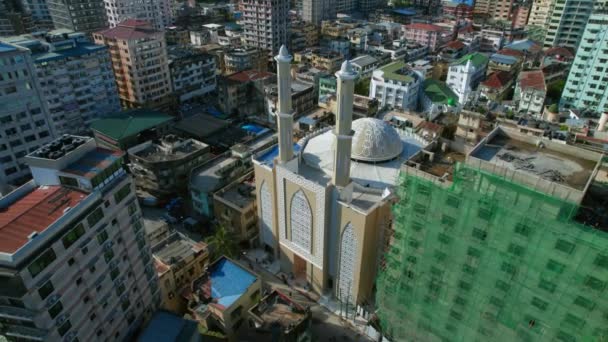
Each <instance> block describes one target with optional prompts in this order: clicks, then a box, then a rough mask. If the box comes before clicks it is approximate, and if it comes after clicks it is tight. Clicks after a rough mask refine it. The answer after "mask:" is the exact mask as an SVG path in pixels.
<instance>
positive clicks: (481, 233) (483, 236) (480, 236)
mask: <svg viewBox="0 0 608 342" xmlns="http://www.w3.org/2000/svg"><path fill="white" fill-rule="evenodd" d="M471 235H472V236H473V237H476V238H478V239H479V240H481V241H484V240H485V239H486V237H487V236H488V234H487V233H486V232H485V231H484V230H482V229H479V228H474V229H473V231H472V232H471Z"/></svg>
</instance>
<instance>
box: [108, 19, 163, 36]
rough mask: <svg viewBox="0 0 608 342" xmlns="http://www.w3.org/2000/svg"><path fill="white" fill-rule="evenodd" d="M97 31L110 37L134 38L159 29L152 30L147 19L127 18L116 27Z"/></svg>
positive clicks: (153, 32)
mask: <svg viewBox="0 0 608 342" xmlns="http://www.w3.org/2000/svg"><path fill="white" fill-rule="evenodd" d="M97 33H98V34H101V35H103V36H104V37H106V38H110V39H122V40H134V39H141V38H147V37H149V36H150V35H152V34H156V33H160V31H156V30H154V29H153V28H152V25H151V24H150V23H149V22H147V21H144V20H138V19H127V20H125V21H123V22H121V23H120V24H118V26H116V27H113V28H110V29H107V30H103V31H99V32H97Z"/></svg>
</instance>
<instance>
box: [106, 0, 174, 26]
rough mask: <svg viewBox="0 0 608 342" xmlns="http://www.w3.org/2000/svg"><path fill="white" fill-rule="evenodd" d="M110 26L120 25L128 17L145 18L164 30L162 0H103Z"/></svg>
mask: <svg viewBox="0 0 608 342" xmlns="http://www.w3.org/2000/svg"><path fill="white" fill-rule="evenodd" d="M103 1H104V4H105V9H106V15H107V17H108V25H109V26H110V28H112V27H116V26H118V24H120V23H121V22H123V21H125V20H127V19H139V20H145V21H147V22H149V23H150V24H152V26H153V27H154V28H155V29H157V30H162V29H163V28H164V27H165V25H164V22H163V16H162V14H163V11H161V0H140V1H128V0H103Z"/></svg>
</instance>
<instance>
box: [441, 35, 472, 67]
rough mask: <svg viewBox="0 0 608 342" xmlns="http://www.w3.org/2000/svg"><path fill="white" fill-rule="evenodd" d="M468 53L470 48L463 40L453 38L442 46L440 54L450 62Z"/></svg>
mask: <svg viewBox="0 0 608 342" xmlns="http://www.w3.org/2000/svg"><path fill="white" fill-rule="evenodd" d="M467 53H469V49H468V47H467V46H466V45H465V44H464V43H463V42H461V41H459V40H453V41H451V42H449V43H447V44H445V45H444V46H442V47H441V53H440V54H439V56H440V57H441V58H442V59H444V60H446V61H448V62H452V61H454V60H457V59H460V58H461V57H463V56H464V55H466V54H467Z"/></svg>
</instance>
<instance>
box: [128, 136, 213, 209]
mask: <svg viewBox="0 0 608 342" xmlns="http://www.w3.org/2000/svg"><path fill="white" fill-rule="evenodd" d="M128 153H129V160H130V162H131V164H130V165H129V167H130V169H131V172H132V173H133V177H134V178H135V185H136V186H137V188H139V189H142V190H144V191H146V192H148V193H149V194H151V195H153V196H156V197H158V198H169V197H171V196H174V195H175V194H183V193H186V192H187V190H188V178H189V176H190V171H191V170H192V169H194V168H195V167H197V166H199V165H201V164H203V163H205V162H206V161H208V160H209V159H211V158H212V155H211V152H210V148H209V146H208V145H207V144H205V143H202V142H200V141H197V140H194V139H181V138H179V137H177V136H175V135H172V134H169V135H166V136H164V137H162V138H160V139H159V140H158V141H153V140H151V141H147V142H144V143H142V144H139V145H135V146H133V147H131V148H130V149H128Z"/></svg>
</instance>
